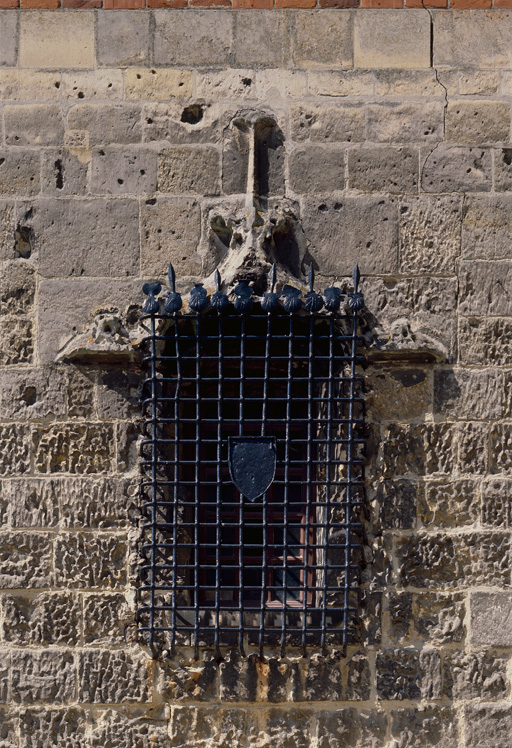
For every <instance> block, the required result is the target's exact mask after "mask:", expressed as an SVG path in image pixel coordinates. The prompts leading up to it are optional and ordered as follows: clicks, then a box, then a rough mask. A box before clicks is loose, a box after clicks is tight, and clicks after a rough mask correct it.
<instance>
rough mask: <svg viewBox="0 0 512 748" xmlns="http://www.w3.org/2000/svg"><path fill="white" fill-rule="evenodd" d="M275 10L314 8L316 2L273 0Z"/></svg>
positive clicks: (313, 0) (307, 0)
mask: <svg viewBox="0 0 512 748" xmlns="http://www.w3.org/2000/svg"><path fill="white" fill-rule="evenodd" d="M275 2H276V8H315V7H316V0H275Z"/></svg>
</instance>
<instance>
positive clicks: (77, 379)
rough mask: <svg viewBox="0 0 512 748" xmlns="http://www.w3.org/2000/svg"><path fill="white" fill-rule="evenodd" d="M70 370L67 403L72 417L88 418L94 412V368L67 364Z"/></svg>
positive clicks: (69, 414)
mask: <svg viewBox="0 0 512 748" xmlns="http://www.w3.org/2000/svg"><path fill="white" fill-rule="evenodd" d="M66 368H67V371H68V389H67V403H68V416H69V417H70V418H87V417H90V416H92V414H93V413H94V382H95V378H96V376H95V372H94V370H92V371H91V370H88V369H87V368H85V367H84V366H73V364H71V363H69V364H67V365H66Z"/></svg>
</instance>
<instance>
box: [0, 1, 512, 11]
mask: <svg viewBox="0 0 512 748" xmlns="http://www.w3.org/2000/svg"><path fill="white" fill-rule="evenodd" d="M2 8H27V9H37V8H40V9H43V8H44V9H46V10H57V9H58V8H70V9H81V8H83V9H91V8H101V9H104V10H147V9H148V8H170V9H171V10H172V9H176V8H213V9H215V8H234V9H238V8H255V9H256V8H259V9H262V10H272V9H273V8H450V9H458V10H465V9H471V8H487V9H492V8H512V0H0V9H2Z"/></svg>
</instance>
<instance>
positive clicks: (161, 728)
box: [91, 709, 169, 748]
mask: <svg viewBox="0 0 512 748" xmlns="http://www.w3.org/2000/svg"><path fill="white" fill-rule="evenodd" d="M145 716H146V715H145V714H144V713H142V714H141V715H140V716H139V715H137V714H132V713H129V712H128V713H127V710H126V711H125V710H117V709H116V710H110V709H109V710H106V711H102V712H100V713H99V714H95V716H94V717H93V720H92V734H91V745H92V747H93V748H104V746H106V745H111V746H115V747H116V748H133V747H134V746H151V747H152V748H168V746H169V737H168V734H167V723H166V722H163V721H157V720H150V719H145Z"/></svg>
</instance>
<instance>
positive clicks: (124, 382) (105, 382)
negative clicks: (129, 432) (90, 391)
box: [97, 367, 142, 419]
mask: <svg viewBox="0 0 512 748" xmlns="http://www.w3.org/2000/svg"><path fill="white" fill-rule="evenodd" d="M141 387H142V379H141V376H140V374H139V372H137V371H130V370H128V371H127V370H126V369H125V368H122V369H120V368H115V367H112V368H110V369H107V370H105V371H102V372H100V374H99V378H98V389H97V409H98V415H99V417H100V418H102V419H117V418H131V417H133V416H139V415H140V398H141Z"/></svg>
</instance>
